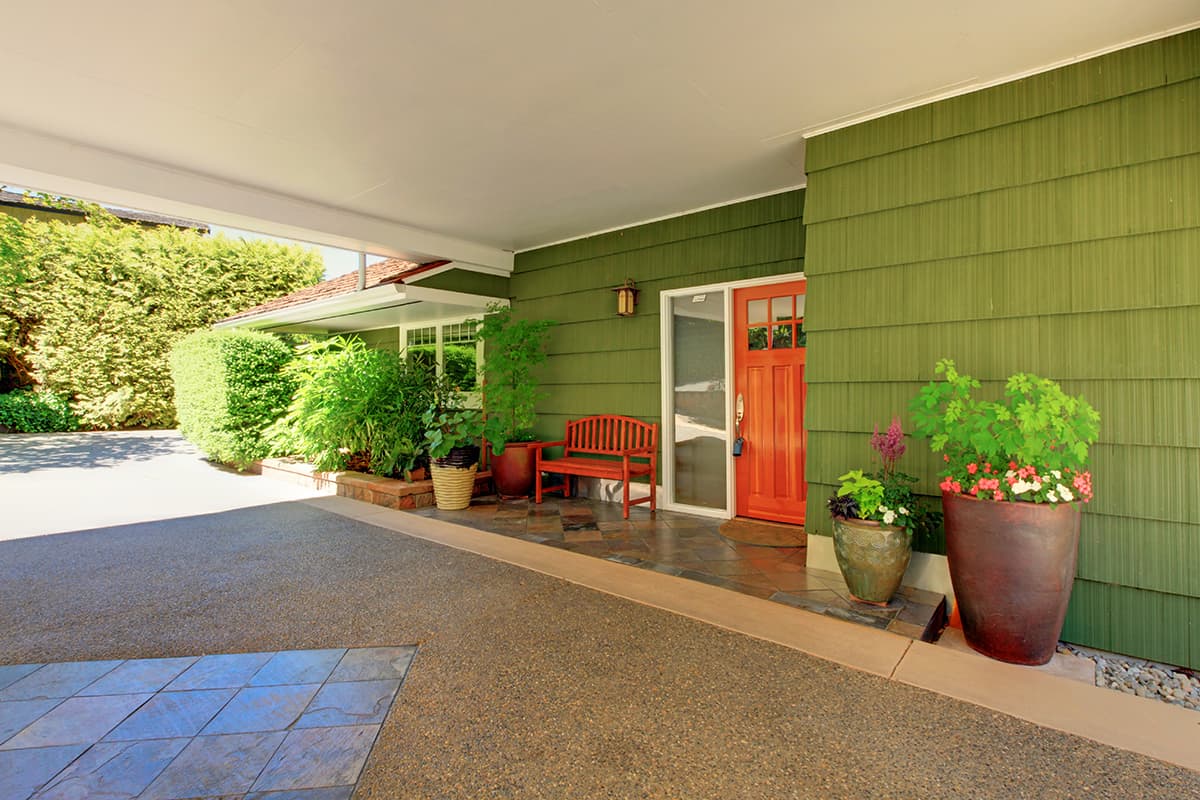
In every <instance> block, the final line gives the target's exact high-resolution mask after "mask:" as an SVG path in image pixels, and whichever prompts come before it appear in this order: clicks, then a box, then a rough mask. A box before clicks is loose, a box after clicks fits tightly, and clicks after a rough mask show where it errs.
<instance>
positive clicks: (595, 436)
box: [564, 414, 658, 454]
mask: <svg viewBox="0 0 1200 800" xmlns="http://www.w3.org/2000/svg"><path fill="white" fill-rule="evenodd" d="M564 438H565V439H566V441H567V446H566V450H567V451H569V452H575V453H597V454H613V453H619V452H620V451H622V450H643V449H644V450H650V451H651V452H653V451H654V450H656V449H658V425H657V424H652V423H648V422H642V421H641V420H640V419H634V418H633V417H622V416H620V415H618V414H601V415H599V416H595V417H584V418H583V419H574V420H571V421H570V422H568V423H567V435H566V436H565V437H564Z"/></svg>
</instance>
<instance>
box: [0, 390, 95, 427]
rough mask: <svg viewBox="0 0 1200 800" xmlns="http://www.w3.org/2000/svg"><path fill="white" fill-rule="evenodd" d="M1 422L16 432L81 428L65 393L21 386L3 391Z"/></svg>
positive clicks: (1, 397) (1, 395)
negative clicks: (29, 389)
mask: <svg viewBox="0 0 1200 800" xmlns="http://www.w3.org/2000/svg"><path fill="white" fill-rule="evenodd" d="M0 425H3V426H4V427H6V428H8V429H9V430H10V431H13V432H14V433H57V432H59V431H73V430H78V428H79V420H78V419H77V418H76V417H75V414H74V412H72V411H71V404H70V403H69V402H68V401H67V398H65V397H63V396H62V395H58V394H52V393H51V392H31V391H27V390H23V389H18V390H17V391H15V392H9V393H8V394H0Z"/></svg>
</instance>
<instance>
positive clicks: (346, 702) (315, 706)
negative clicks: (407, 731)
mask: <svg viewBox="0 0 1200 800" xmlns="http://www.w3.org/2000/svg"><path fill="white" fill-rule="evenodd" d="M399 689H400V681H398V680H386V681H354V682H350V683H327V684H325V685H324V686H322V687H321V690H320V691H319V692H317V696H316V697H314V698H313V700H312V702H311V703H309V704H308V709H307V710H306V711H305V712H304V714H303V716H301V717H300V719H299V720H298V721H297V722H296V727H297V728H327V727H331V726H334V725H371V724H379V723H381V722H383V718H384V716H386V715H387V712H388V708H390V707H391V705H392V700H393V698H395V696H396V692H397V691H398V690H399Z"/></svg>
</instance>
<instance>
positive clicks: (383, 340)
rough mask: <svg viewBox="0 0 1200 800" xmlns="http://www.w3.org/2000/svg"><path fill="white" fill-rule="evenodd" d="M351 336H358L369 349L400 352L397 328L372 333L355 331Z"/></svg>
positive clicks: (382, 329)
mask: <svg viewBox="0 0 1200 800" xmlns="http://www.w3.org/2000/svg"><path fill="white" fill-rule="evenodd" d="M347 335H349V336H357V337H358V338H359V339H362V340H363V343H364V344H366V345H367V347H371V348H374V349H375V350H391V351H392V352H393V353H398V352H399V351H400V334H399V332H398V331H397V329H396V328H376V329H374V330H370V331H355V332H354V333H352V334H347Z"/></svg>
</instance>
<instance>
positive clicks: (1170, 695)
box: [1058, 642, 1200, 711]
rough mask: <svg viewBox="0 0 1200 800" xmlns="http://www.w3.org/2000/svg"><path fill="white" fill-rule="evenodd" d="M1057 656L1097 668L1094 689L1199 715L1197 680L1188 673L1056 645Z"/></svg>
mask: <svg viewBox="0 0 1200 800" xmlns="http://www.w3.org/2000/svg"><path fill="white" fill-rule="evenodd" d="M1058 652H1060V653H1065V654H1068V655H1073V656H1078V657H1079V658H1086V659H1087V660H1088V661H1091V662H1092V663H1093V664H1095V665H1096V685H1097V686H1102V687H1105V688H1108V689H1112V690H1114V691H1118V692H1124V693H1125V694H1132V695H1137V696H1138V697H1147V698H1153V699H1155V700H1161V701H1162V702H1164V703H1171V704H1173V705H1177V706H1182V707H1183V708H1190V709H1191V710H1193V711H1200V677H1198V676H1197V675H1196V673H1194V672H1192V671H1191V670H1188V669H1184V668H1182V667H1172V666H1168V665H1166V664H1157V663H1155V662H1153V661H1146V660H1145V659H1140V658H1132V657H1130V656H1121V655H1117V654H1115V653H1106V652H1104V651H1102V650H1092V649H1090V648H1087V647H1080V646H1078V645H1073V644H1067V643H1066V642H1059V643H1058Z"/></svg>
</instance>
